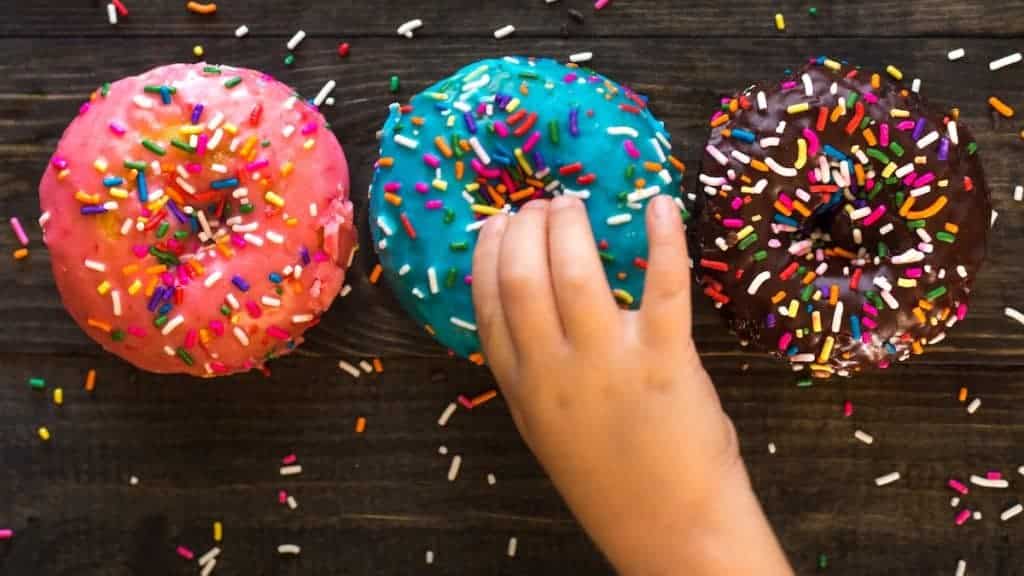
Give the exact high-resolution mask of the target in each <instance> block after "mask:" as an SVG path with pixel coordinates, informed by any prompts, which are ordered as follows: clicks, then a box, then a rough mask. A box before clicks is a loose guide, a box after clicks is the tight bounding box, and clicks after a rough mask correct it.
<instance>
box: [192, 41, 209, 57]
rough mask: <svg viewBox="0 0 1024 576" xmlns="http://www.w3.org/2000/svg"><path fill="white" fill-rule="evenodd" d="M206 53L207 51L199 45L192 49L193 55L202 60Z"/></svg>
mask: <svg viewBox="0 0 1024 576" xmlns="http://www.w3.org/2000/svg"><path fill="white" fill-rule="evenodd" d="M205 53H206V51H204V50H203V47H202V46H200V45H199V44H196V45H195V46H193V47H192V54H193V55H194V56H195V57H196V58H202V57H203V54H205Z"/></svg>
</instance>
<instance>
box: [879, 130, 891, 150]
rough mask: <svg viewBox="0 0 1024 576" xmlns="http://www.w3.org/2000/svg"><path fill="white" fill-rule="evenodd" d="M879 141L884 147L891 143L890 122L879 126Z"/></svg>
mask: <svg viewBox="0 0 1024 576" xmlns="http://www.w3.org/2000/svg"><path fill="white" fill-rule="evenodd" d="M878 143H879V144H881V145H882V147H883V148H885V147H886V146H888V145H889V125H888V124H882V125H881V126H879V127H878Z"/></svg>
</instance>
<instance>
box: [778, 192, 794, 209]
mask: <svg viewBox="0 0 1024 576" xmlns="http://www.w3.org/2000/svg"><path fill="white" fill-rule="evenodd" d="M779 202H782V205H783V206H785V207H786V208H789V209H790V210H792V209H793V199H792V198H790V197H789V196H788V195H787V194H786V193H785V192H779Z"/></svg>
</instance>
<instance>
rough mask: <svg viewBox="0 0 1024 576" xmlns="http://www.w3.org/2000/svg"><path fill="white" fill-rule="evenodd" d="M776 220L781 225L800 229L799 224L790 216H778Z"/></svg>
mask: <svg viewBox="0 0 1024 576" xmlns="http://www.w3.org/2000/svg"><path fill="white" fill-rule="evenodd" d="M774 220H775V221H776V222H778V223H779V224H785V225H786V226H792V227H794V228H799V227H800V223H799V222H797V221H796V220H794V219H793V218H790V217H788V216H783V215H782V214H776V215H775V218H774Z"/></svg>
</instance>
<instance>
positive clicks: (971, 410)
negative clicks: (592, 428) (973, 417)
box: [967, 398, 981, 414]
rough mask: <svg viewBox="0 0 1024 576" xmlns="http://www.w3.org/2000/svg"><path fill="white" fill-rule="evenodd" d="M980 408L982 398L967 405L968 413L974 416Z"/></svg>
mask: <svg viewBox="0 0 1024 576" xmlns="http://www.w3.org/2000/svg"><path fill="white" fill-rule="evenodd" d="M978 408H981V398H975V399H974V400H971V403H970V404H968V405H967V413H968V414H974V413H975V412H977V411H978Z"/></svg>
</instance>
